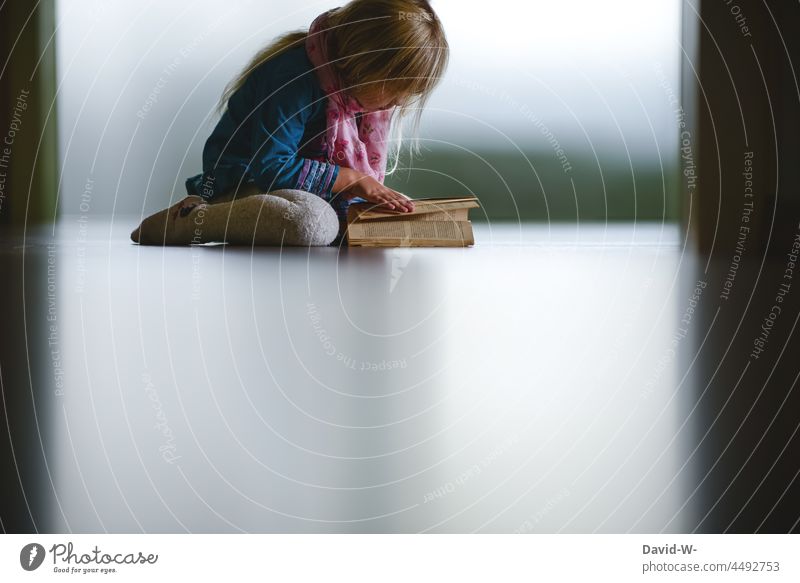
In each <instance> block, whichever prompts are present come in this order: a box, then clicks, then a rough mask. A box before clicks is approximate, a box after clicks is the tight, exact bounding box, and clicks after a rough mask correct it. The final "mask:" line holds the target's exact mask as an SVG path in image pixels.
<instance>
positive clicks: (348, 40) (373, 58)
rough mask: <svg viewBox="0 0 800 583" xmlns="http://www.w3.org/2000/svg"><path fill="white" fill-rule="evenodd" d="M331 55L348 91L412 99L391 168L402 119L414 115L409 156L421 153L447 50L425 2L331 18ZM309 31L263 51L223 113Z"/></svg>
mask: <svg viewBox="0 0 800 583" xmlns="http://www.w3.org/2000/svg"><path fill="white" fill-rule="evenodd" d="M328 26H329V28H328V30H327V35H328V43H329V46H328V54H329V55H330V58H331V65H332V66H333V67H334V69H335V70H336V72H337V73H338V75H339V76H340V78H341V80H342V87H343V89H345V90H347V89H348V88H349V89H352V88H354V87H359V86H362V85H371V84H375V83H381V84H382V85H383V87H385V90H387V91H389V92H393V93H396V94H399V95H405V96H409V99H408V100H407V101H405V102H404V103H402V104H401V105H399V106H398V107H397V112H396V114H395V115H394V116H393V118H394V119H393V122H392V133H391V137H390V156H389V158H390V159H391V160H392V164H391V166H392V167H391V168H390V169H389V170H387V172H386V173H387V174H391V173H392V172H394V171H395V169H396V168H397V165H398V160H399V154H400V150H401V147H402V119H403V118H404V117H406V116H407V115H408V114H409V113H410V112H413V116H414V118H413V125H412V137H413V139H412V140H411V144H410V146H411V147H410V152H411V153H412V154H413V153H414V152H416V153H418V152H419V139H418V132H419V125H420V119H421V116H422V112H423V110H424V108H425V105H426V103H427V101H428V98H429V97H430V95H431V93H432V92H433V89H434V88H435V87H436V85H437V84H438V83H439V80H440V79H441V78H442V75H443V74H444V71H445V69H446V68H447V62H448V58H449V47H448V44H447V39H446V38H445V34H444V29H443V27H442V23H441V22H440V21H439V17H438V16H437V15H436V14H435V13H434V11H433V9H432V8H431V6H430V4H429V3H428V1H427V0H352V1H351V2H349V3H348V4H346V5H345V6H342V7H341V8H337V9H336V10H334V11H332V12H331V14H330V15H329V18H328ZM307 35H308V31H294V32H289V33H287V34H284V35H282V36H280V37H278V38H277V39H275V40H274V41H273V42H272V43H270V44H269V45H267V46H266V47H264V48H263V49H261V50H260V51H259V52H258V53H257V54H256V55H255V56H254V57H253V58H252V59H251V61H250V62H249V63H248V65H247V66H246V67H245V68H244V69H243V70H242V72H241V73H239V75H238V76H237V77H235V78H234V79H233V80H232V81H231V82H230V83H229V84H228V85H227V87H226V88H225V91H224V92H223V94H222V98H221V99H220V103H219V107H220V109H224V108H225V106H226V104H227V102H228V100H229V99H230V97H231V96H232V95H233V94H234V93H235V92H236V91H237V90H238V89H239V88H240V87H241V86H242V85H244V83H245V81H246V80H247V78H248V77H249V76H250V74H251V73H252V72H253V71H254V70H255V69H256V68H258V67H259V66H260V65H262V64H263V63H265V62H266V61H268V60H269V59H271V58H273V57H275V56H276V55H278V54H280V53H282V52H283V51H285V50H287V49H290V48H294V47H297V46H304V45H305V41H306V37H307Z"/></svg>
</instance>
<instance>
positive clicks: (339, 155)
mask: <svg viewBox="0 0 800 583" xmlns="http://www.w3.org/2000/svg"><path fill="white" fill-rule="evenodd" d="M447 59H448V47H447V41H446V39H445V35H444V31H443V29H442V25H441V22H440V21H439V19H438V17H437V16H436V14H434V12H433V10H432V9H431V7H430V5H429V3H428V2H427V1H426V0H353V1H352V2H350V3H348V4H347V5H345V6H343V7H341V8H336V9H333V10H330V11H328V12H325V13H323V14H321V15H320V16H318V17H317V18H316V19H315V20H314V21H313V22H312V24H311V26H310V28H309V30H308V32H294V33H289V34H287V35H285V36H283V37H281V38H279V39H278V40H277V41H275V42H274V43H273V44H271V45H269V46H268V47H266V48H265V49H263V50H262V51H261V52H260V53H258V54H257V55H256V56H255V57H254V58H253V60H252V61H251V62H250V64H249V65H248V66H247V68H246V69H245V70H244V71H243V72H242V73H241V74H240V75H239V76H238V77H237V78H236V79H234V80H233V81H232V82H231V84H230V85H229V86H228V87H227V88H226V90H225V93H224V94H223V96H222V100H221V105H222V106H224V105H225V104H226V103H227V107H226V108H225V110H224V112H223V113H222V117H221V119H220V120H219V122H218V123H217V125H216V127H215V128H214V131H213V132H212V133H211V136H210V137H209V138H208V140H207V141H206V144H205V148H204V149H203V173H202V174H198V175H197V176H193V177H192V178H189V179H188V180H187V181H186V190H187V192H188V196H187V197H186V198H185V199H184V200H182V201H180V202H178V203H177V204H175V205H174V206H172V207H170V208H168V209H166V210H163V211H161V212H159V213H156V214H155V215H152V216H151V217H148V218H147V219H145V220H144V221H143V222H142V224H141V225H140V226H139V227H138V228H137V229H136V230H135V231H134V232H133V233H132V234H131V238H132V239H133V241H135V242H137V243H141V244H150V245H165V244H167V245H187V244H191V243H205V242H211V241H227V242H229V243H239V244H256V245H259V244H260V245H281V244H283V245H328V244H330V243H334V244H336V243H337V242H340V241H341V239H342V236H343V235H344V232H345V228H346V222H345V218H346V211H347V207H348V206H349V204H350V203H352V202H354V201H368V202H372V203H375V204H379V205H382V206H384V207H385V208H388V209H391V210H395V211H397V212H407V211H410V210H413V208H414V204H413V202H412V201H411V200H410V199H409V198H408V197H406V196H405V195H403V194H401V193H399V192H397V191H395V190H392V189H391V188H389V187H387V186H384V184H383V179H384V176H385V174H386V166H387V158H388V157H389V156H388V151H389V144H390V142H391V143H393V148H392V152H393V156H392V157H393V158H394V164H393V168H392V170H394V168H396V166H397V155H398V152H399V147H400V139H399V136H398V137H397V139H394V140H393V139H391V137H390V136H391V135H392V130H394V132H395V133H399V126H400V124H399V123H398V122H399V118H401V117H402V116H403V115H405V114H406V113H407V112H409V111H411V110H412V109H414V110H415V113H416V120H415V121H416V123H415V129H416V127H418V125H419V116H420V114H421V112H422V109H423V106H424V104H425V102H426V101H427V98H428V97H429V95H430V93H431V91H432V90H433V88H434V87H435V85H436V84H437V83H438V81H439V79H440V78H441V76H442V74H443V73H444V70H445V68H446V66H447ZM265 193H268V194H265Z"/></svg>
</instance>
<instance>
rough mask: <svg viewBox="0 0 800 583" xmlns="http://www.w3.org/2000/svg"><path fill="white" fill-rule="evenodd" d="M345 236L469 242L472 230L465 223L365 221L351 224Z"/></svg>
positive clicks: (353, 237) (378, 239)
mask: <svg viewBox="0 0 800 583" xmlns="http://www.w3.org/2000/svg"><path fill="white" fill-rule="evenodd" d="M347 236H348V238H349V239H350V240H351V241H356V240H376V241H380V240H403V239H406V240H430V241H458V242H462V241H471V240H472V229H471V227H470V224H469V222H467V221H458V222H456V221H366V222H363V223H353V224H351V225H350V226H349V227H348V228H347Z"/></svg>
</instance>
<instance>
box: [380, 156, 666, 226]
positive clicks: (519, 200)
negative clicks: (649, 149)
mask: <svg viewBox="0 0 800 583" xmlns="http://www.w3.org/2000/svg"><path fill="white" fill-rule="evenodd" d="M386 184H387V185H389V186H391V187H392V188H394V189H396V190H399V191H400V192H403V193H405V194H407V195H408V196H410V197H412V198H423V197H438V196H464V195H467V194H474V195H476V196H477V197H478V198H479V199H480V201H481V203H482V207H483V208H482V209H481V210H477V209H476V210H474V211H472V212H471V213H470V219H471V220H474V221H486V220H490V221H517V220H522V221H570V222H575V221H633V220H636V221H670V222H671V221H677V220H678V210H679V209H678V190H677V189H678V186H679V183H678V175H677V163H676V161H674V160H669V161H664V162H662V163H661V164H659V161H658V160H654V161H652V162H650V163H641V162H639V163H635V164H632V163H630V162H629V161H620V160H619V159H612V158H608V157H606V158H604V157H603V156H602V155H600V154H598V156H597V158H595V157H594V155H593V153H592V152H591V151H587V152H585V153H583V154H582V155H578V156H576V155H574V154H570V156H569V159H568V162H567V163H564V159H563V158H562V159H561V160H559V159H557V158H556V157H555V156H554V154H553V152H552V151H549V150H548V151H541V152H535V151H534V152H523V153H520V152H519V151H514V150H508V151H502V150H492V151H483V152H481V151H474V150H471V151H466V150H464V151H453V150H427V151H423V153H422V154H420V155H415V156H414V157H413V159H410V158H409V156H408V154H407V153H404V155H403V157H402V158H401V163H400V166H399V167H398V169H397V171H396V172H395V173H394V174H392V175H391V176H388V177H387V178H386Z"/></svg>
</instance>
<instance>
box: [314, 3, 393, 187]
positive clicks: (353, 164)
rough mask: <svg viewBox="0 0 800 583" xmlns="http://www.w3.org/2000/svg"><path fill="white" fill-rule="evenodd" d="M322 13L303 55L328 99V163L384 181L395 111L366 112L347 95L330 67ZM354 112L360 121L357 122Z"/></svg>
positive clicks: (391, 109) (325, 22)
mask: <svg viewBox="0 0 800 583" xmlns="http://www.w3.org/2000/svg"><path fill="white" fill-rule="evenodd" d="M330 12H331V11H328V12H324V13H322V14H320V15H319V16H318V17H317V18H315V19H314V22H312V23H311V26H310V27H309V30H308V37H307V39H306V53H307V54H308V59H309V60H310V61H311V64H312V65H314V67H315V69H316V72H317V77H318V79H319V81H320V84H321V85H322V90H323V91H324V92H325V94H326V95H327V96H328V103H327V107H326V114H327V119H328V125H327V128H328V129H327V131H326V132H325V142H326V143H327V146H328V160H329V161H330V162H331V163H333V164H337V165H340V166H346V167H348V168H352V169H353V170H358V171H359V172H363V173H365V174H369V175H370V176H373V177H374V178H375V179H376V180H377V181H378V182H381V183H382V182H383V178H384V175H385V173H386V155H387V150H388V142H387V138H388V134H389V127H390V123H391V119H392V113H393V112H394V108H390V109H383V110H380V111H375V112H371V113H367V112H366V111H365V110H364V108H362V107H361V106H360V105H359V104H358V102H357V101H356V100H355V99H353V98H352V97H350V96H349V95H348V94H347V93H346V88H343V87H342V86H341V80H340V79H339V77H338V75H336V72H335V71H334V70H333V68H332V67H331V65H330V59H329V58H328V50H327V47H328V44H327V42H326V41H327V32H326V28H327V26H326V24H327V18H328V14H329V13H330ZM356 113H361V114H362V115H361V122H360V123H356V117H355V114H356Z"/></svg>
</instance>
